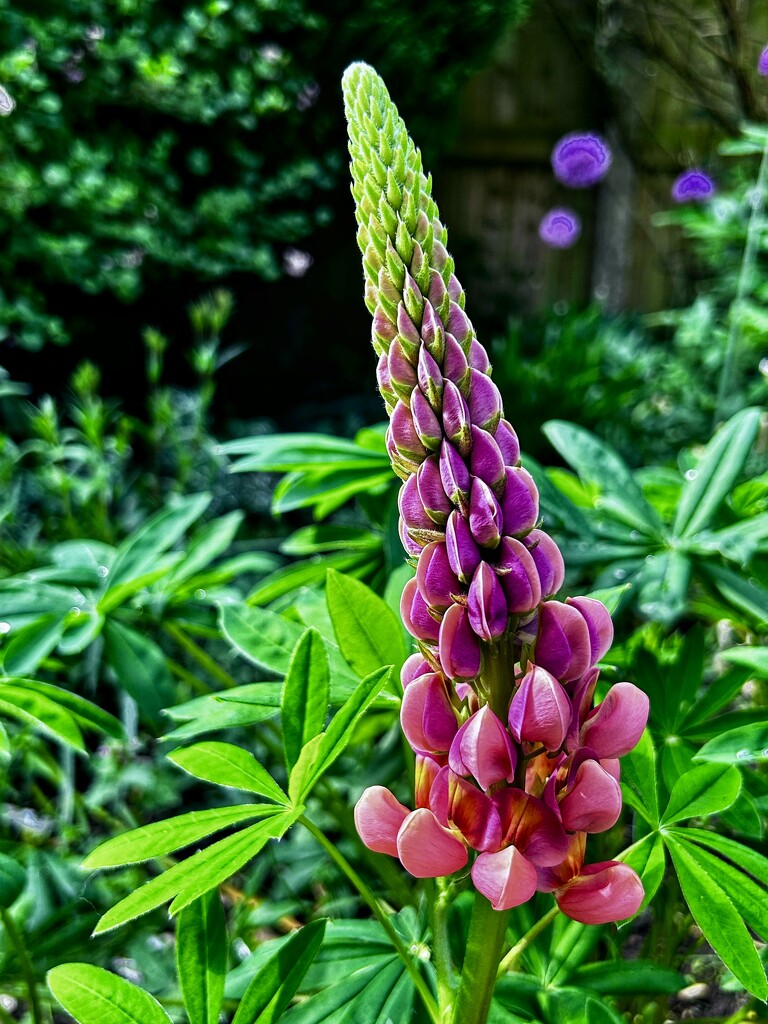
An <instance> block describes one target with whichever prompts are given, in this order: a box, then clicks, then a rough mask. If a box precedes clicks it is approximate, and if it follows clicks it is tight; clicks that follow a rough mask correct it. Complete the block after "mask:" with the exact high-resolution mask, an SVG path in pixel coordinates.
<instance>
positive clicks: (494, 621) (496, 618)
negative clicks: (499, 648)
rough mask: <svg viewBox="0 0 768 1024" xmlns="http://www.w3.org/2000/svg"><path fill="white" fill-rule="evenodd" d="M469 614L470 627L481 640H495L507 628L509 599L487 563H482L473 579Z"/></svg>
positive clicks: (468, 601)
mask: <svg viewBox="0 0 768 1024" xmlns="http://www.w3.org/2000/svg"><path fill="white" fill-rule="evenodd" d="M467 612H468V614H469V622H470V625H471V626H472V629H473V630H474V631H475V633H477V635H478V636H479V637H480V638H481V640H494V639H495V638H496V637H499V636H501V634H502V633H503V632H504V630H505V629H506V628H507V599H506V596H505V594H504V591H503V589H502V586H501V583H499V579H498V577H497V575H496V573H495V572H494V571H493V569H492V568H491V567H490V565H488V563H487V562H481V563H480V565H478V567H477V569H476V570H475V575H474V576H473V577H472V582H471V583H470V585H469V594H468V595H467Z"/></svg>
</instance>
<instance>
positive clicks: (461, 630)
mask: <svg viewBox="0 0 768 1024" xmlns="http://www.w3.org/2000/svg"><path fill="white" fill-rule="evenodd" d="M406 628H407V627H406ZM439 647H440V664H441V665H442V666H443V671H444V672H445V674H446V675H447V676H448V677H449V678H450V679H459V680H465V679H474V678H475V677H476V676H477V674H478V672H479V671H480V662H481V658H480V641H479V640H478V638H477V635H476V634H475V632H474V630H473V629H472V626H471V625H470V622H469V616H468V614H467V609H466V608H463V607H462V606H461V605H459V604H454V605H451V607H450V608H449V609H448V611H447V612H446V613H445V615H444V616H443V621H442V622H441V624H440V633H439Z"/></svg>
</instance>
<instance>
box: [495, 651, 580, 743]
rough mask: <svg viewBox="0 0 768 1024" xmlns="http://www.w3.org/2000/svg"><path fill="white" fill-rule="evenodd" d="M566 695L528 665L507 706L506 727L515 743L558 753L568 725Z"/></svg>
mask: <svg viewBox="0 0 768 1024" xmlns="http://www.w3.org/2000/svg"><path fill="white" fill-rule="evenodd" d="M571 715H572V708H571V702H570V700H569V699H568V694H567V693H566V692H565V690H564V689H563V687H562V685H561V684H560V683H559V682H558V681H557V679H555V677H554V676H553V675H551V673H549V672H547V671H546V669H543V668H541V667H540V666H539V665H533V664H531V663H530V662H529V666H528V671H527V672H526V673H525V675H524V676H523V679H522V682H521V683H520V686H519V687H518V689H517V691H516V693H515V695H514V697H513V698H512V703H511V704H510V707H509V728H510V731H511V733H512V735H513V736H514V737H515V739H516V740H517V742H518V743H521V742H523V741H525V742H528V743H542V744H543V745H544V746H545V747H546V748H547V750H558V749H559V748H560V747H561V746H562V743H563V740H564V739H565V737H566V734H567V732H568V726H569V725H570V723H571Z"/></svg>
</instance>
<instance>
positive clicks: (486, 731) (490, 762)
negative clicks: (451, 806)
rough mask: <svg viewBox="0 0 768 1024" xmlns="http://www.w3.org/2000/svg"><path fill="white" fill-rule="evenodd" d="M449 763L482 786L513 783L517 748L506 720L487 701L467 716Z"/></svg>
mask: <svg viewBox="0 0 768 1024" xmlns="http://www.w3.org/2000/svg"><path fill="white" fill-rule="evenodd" d="M448 764H449V765H450V767H451V770H452V771H454V772H455V773H456V774H457V775H471V776H473V778H475V779H476V780H477V784H478V785H479V786H480V788H481V789H484V790H487V789H489V788H490V787H491V786H493V785H494V784H495V783H497V782H501V781H502V780H506V781H507V782H512V781H513V779H514V775H515V767H516V765H517V751H516V750H515V747H514V745H513V744H512V739H511V737H510V735H509V733H508V732H507V730H506V729H505V728H504V724H503V722H502V721H501V720H500V719H499V718H498V716H497V715H495V714H494V713H493V711H492V710H491V709H490V707H489V706H488V705H487V704H484V705H483V707H481V708H480V710H479V711H476V712H475V714H474V715H472V716H471V717H470V718H468V719H467V721H466V722H464V724H463V725H462V726H461V727H460V728H459V731H458V732H457V733H456V735H455V736H454V737H453V742H452V743H451V749H450V750H449V752H448Z"/></svg>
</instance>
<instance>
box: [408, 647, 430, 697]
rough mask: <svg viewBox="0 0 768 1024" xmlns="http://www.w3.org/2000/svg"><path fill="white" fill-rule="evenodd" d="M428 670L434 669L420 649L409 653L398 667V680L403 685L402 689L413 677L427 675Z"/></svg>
mask: <svg viewBox="0 0 768 1024" xmlns="http://www.w3.org/2000/svg"><path fill="white" fill-rule="evenodd" d="M430 672H434V669H433V668H432V666H431V665H430V664H429V662H428V661H427V659H426V658H425V657H424V655H423V654H422V653H421V652H420V651H417V652H416V653H415V654H411V655H409V656H408V657H407V658H406V659H405V661H404V662H403V667H402V668H401V669H400V682H401V683H402V685H403V689H405V688H406V686H407V685H408V684H409V683H412V682H413V680H414V679H418V677H419V676H425V675H428V674H429V673H430Z"/></svg>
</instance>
